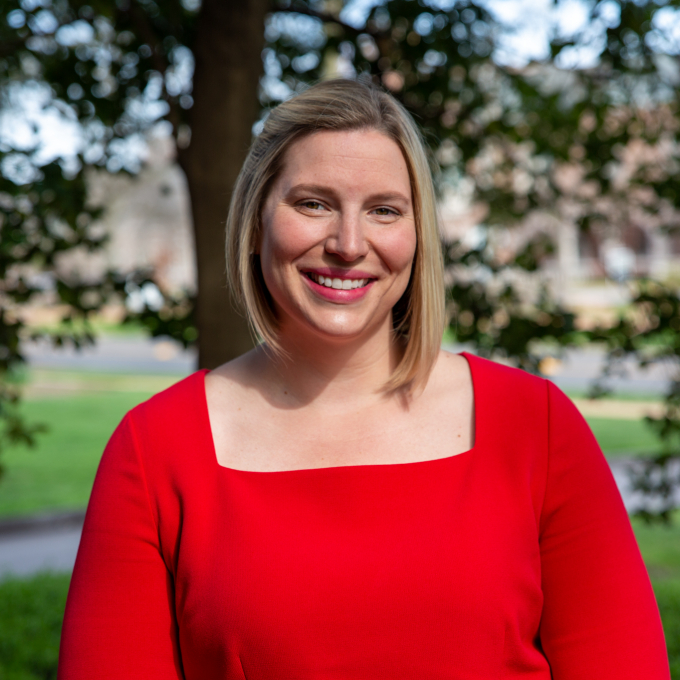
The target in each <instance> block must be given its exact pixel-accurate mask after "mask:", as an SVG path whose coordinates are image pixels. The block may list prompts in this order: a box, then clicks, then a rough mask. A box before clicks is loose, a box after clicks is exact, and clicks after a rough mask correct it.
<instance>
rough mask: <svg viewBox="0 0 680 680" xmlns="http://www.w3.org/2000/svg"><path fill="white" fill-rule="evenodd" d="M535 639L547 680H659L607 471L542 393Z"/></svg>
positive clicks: (648, 613)
mask: <svg viewBox="0 0 680 680" xmlns="http://www.w3.org/2000/svg"><path fill="white" fill-rule="evenodd" d="M548 389H549V404H550V434H549V462H548V477H547V483H546V491H545V499H544V503H543V511H542V513H541V527H540V531H541V534H540V545H541V565H542V584H543V593H544V598H545V600H544V611H543V617H542V620H541V630H540V637H541V643H542V646H543V650H544V652H545V655H546V657H547V658H548V661H549V662H550V666H551V669H552V676H553V678H554V680H577V679H579V680H580V679H583V680H591V679H593V678H597V680H641V678H644V679H645V680H669V678H670V672H669V668H668V656H667V653H666V645H665V641H664V637H663V629H662V627H661V619H660V617H659V611H658V608H657V606H656V601H655V599H654V593H653V591H652V587H651V584H650V582H649V578H648V576H647V571H646V569H645V565H644V563H643V561H642V558H641V556H640V552H639V550H638V547H637V543H636V541H635V536H634V535H633V531H632V529H631V526H630V522H629V520H628V515H627V513H626V510H625V508H624V506H623V502H622V500H621V497H620V495H619V492H618V489H617V488H616V484H615V482H614V479H613V477H612V475H611V472H610V470H609V466H608V464H607V462H606V460H605V458H604V456H603V455H602V452H601V451H600V448H599V446H598V444H597V442H596V440H595V438H594V436H593V434H592V432H591V431H590V428H589V427H588V425H587V424H586V422H585V420H584V419H583V417H582V416H581V415H580V413H579V412H578V411H577V409H576V407H575V406H574V405H573V404H572V403H571V401H569V399H568V398H567V397H566V396H565V395H564V394H563V393H562V392H561V391H560V390H559V389H557V388H556V387H555V386H554V385H552V384H551V385H550V386H549V388H548Z"/></svg>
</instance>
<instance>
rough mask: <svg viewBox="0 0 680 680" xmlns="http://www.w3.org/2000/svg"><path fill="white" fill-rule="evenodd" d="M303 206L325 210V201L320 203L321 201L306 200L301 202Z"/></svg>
mask: <svg viewBox="0 0 680 680" xmlns="http://www.w3.org/2000/svg"><path fill="white" fill-rule="evenodd" d="M300 205H302V207H303V208H309V210H315V211H316V210H324V209H325V206H324V205H323V203H319V201H305V202H304V203H301V204H300Z"/></svg>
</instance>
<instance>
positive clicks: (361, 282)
mask: <svg viewBox="0 0 680 680" xmlns="http://www.w3.org/2000/svg"><path fill="white" fill-rule="evenodd" d="M305 276H307V277H308V278H309V279H311V280H312V281H314V283H318V284H319V285H320V286H325V287H326V288H333V289H335V290H353V289H354V288H363V287H364V286H366V285H367V284H368V283H370V282H371V281H372V280H373V279H341V278H338V277H333V276H322V275H321V274H316V273H315V272H305Z"/></svg>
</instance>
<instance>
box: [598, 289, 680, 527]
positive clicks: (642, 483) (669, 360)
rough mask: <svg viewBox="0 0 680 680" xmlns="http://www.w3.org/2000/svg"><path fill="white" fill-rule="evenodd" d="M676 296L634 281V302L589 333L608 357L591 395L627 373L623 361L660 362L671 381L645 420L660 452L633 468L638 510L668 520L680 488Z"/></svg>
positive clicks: (679, 302)
mask: <svg viewBox="0 0 680 680" xmlns="http://www.w3.org/2000/svg"><path fill="white" fill-rule="evenodd" d="M679 331H680V297H679V296H678V292H677V291H676V290H674V289H673V288H670V287H669V286H665V285H661V284H659V283H657V282H654V281H644V280H643V281H640V282H638V283H637V284H635V291H634V295H633V300H632V303H631V305H630V307H629V309H627V310H626V313H625V314H624V315H623V316H621V318H620V319H619V320H618V323H616V324H615V325H613V326H611V327H608V328H597V329H595V330H593V331H591V333H590V337H591V339H592V340H594V341H599V342H604V343H605V346H606V347H607V350H608V351H607V362H606V365H605V369H604V371H603V373H602V376H601V378H600V379H599V381H598V382H597V383H596V384H595V385H594V386H593V396H598V395H600V394H605V393H606V392H607V391H608V386H607V379H608V378H610V377H612V376H616V375H621V374H625V372H626V361H627V360H629V359H630V358H633V359H635V361H636V362H637V364H638V365H639V366H642V367H643V368H644V367H648V366H652V365H656V364H662V365H664V366H665V367H666V371H667V375H668V376H669V378H670V385H669V388H668V391H667V393H666V399H665V410H664V413H663V414H662V415H660V416H658V417H649V416H648V417H647V418H646V419H645V420H646V422H647V424H648V426H649V427H650V429H651V430H652V431H653V432H654V433H655V435H656V436H657V437H658V440H659V443H660V450H661V453H657V454H656V455H654V456H653V457H651V458H650V459H648V460H645V461H640V462H638V464H637V465H636V466H634V467H633V468H632V473H633V476H632V481H633V487H634V488H635V489H636V490H637V491H638V492H639V493H640V494H641V496H642V499H641V503H640V506H639V509H638V510H637V513H638V514H639V515H640V516H641V517H643V518H644V519H646V520H647V521H654V520H656V519H660V520H661V521H663V522H670V521H671V518H672V515H673V510H674V509H675V508H677V507H678V494H679V493H680V332H679Z"/></svg>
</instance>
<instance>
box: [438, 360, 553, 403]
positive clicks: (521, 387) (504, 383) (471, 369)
mask: <svg viewBox="0 0 680 680" xmlns="http://www.w3.org/2000/svg"><path fill="white" fill-rule="evenodd" d="M436 368H437V369H438V371H441V372H442V374H443V375H447V376H449V379H452V378H455V376H456V375H458V376H460V375H461V374H462V373H463V372H467V373H469V376H470V380H471V382H472V384H473V386H474V389H475V391H478V390H481V389H486V388H490V389H492V390H493V391H495V392H496V393H497V394H500V393H501V392H504V391H506V390H509V391H511V392H512V393H515V394H516V393H517V392H518V391H520V392H522V393H526V394H531V393H534V394H536V395H539V394H540V395H543V396H545V394H546V390H547V385H548V381H547V380H546V379H545V378H542V377H540V376H537V375H534V374H532V373H529V372H527V371H525V370H523V369H521V368H515V367H513V366H509V365H508V364H505V363H500V362H498V361H492V360H490V359H485V358H483V357H480V356H477V355H476V354H471V353H470V352H461V353H460V354H457V353H453V352H449V351H447V350H444V349H442V350H441V351H440V356H439V361H438V362H437V365H436Z"/></svg>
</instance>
